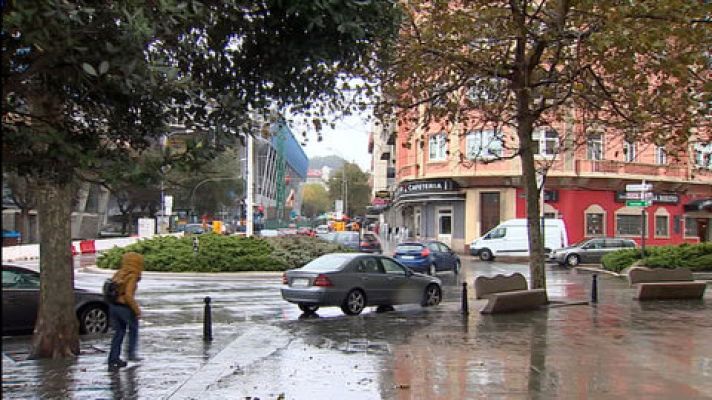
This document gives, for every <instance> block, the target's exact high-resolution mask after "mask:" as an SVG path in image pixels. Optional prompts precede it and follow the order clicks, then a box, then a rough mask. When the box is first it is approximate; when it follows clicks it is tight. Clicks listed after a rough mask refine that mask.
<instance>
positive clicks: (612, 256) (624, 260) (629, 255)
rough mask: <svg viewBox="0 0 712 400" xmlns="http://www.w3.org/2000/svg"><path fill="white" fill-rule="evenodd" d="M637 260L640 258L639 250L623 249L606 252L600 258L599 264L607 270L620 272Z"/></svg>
mask: <svg viewBox="0 0 712 400" xmlns="http://www.w3.org/2000/svg"><path fill="white" fill-rule="evenodd" d="M637 260H640V250H638V249H624V250H618V251H614V252H612V253H608V254H606V255H605V256H603V258H602V259H601V264H602V265H603V268H605V269H607V270H609V271H614V272H621V271H622V270H624V269H625V268H628V267H630V266H631V265H633V263H634V262H636V261H637Z"/></svg>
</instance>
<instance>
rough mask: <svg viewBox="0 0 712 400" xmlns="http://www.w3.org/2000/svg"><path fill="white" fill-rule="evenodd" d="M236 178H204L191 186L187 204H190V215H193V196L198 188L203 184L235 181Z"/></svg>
mask: <svg viewBox="0 0 712 400" xmlns="http://www.w3.org/2000/svg"><path fill="white" fill-rule="evenodd" d="M237 179H238V178H235V177H231V176H218V177H214V178H206V179H203V180H202V181H200V182H198V183H196V184H195V186H193V189H191V191H190V196H189V197H188V203H189V204H190V213H191V214H194V213H195V204H194V203H193V196H194V195H195V191H196V190H197V189H198V187H200V186H201V185H202V184H203V183H207V182H217V181H232V180H237Z"/></svg>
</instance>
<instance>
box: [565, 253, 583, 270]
mask: <svg viewBox="0 0 712 400" xmlns="http://www.w3.org/2000/svg"><path fill="white" fill-rule="evenodd" d="M579 263H581V257H579V256H578V254H569V255H568V256H566V265H569V266H572V267H575V266H577V265H579Z"/></svg>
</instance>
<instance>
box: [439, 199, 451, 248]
mask: <svg viewBox="0 0 712 400" xmlns="http://www.w3.org/2000/svg"><path fill="white" fill-rule="evenodd" d="M437 219H438V220H437V221H436V222H437V229H438V240H439V241H441V242H443V243H445V244H447V245H448V246H451V245H452V208H449V207H448V208H438V210H437Z"/></svg>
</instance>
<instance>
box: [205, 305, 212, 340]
mask: <svg viewBox="0 0 712 400" xmlns="http://www.w3.org/2000/svg"><path fill="white" fill-rule="evenodd" d="M203 301H205V317H204V318H203V341H206V342H211V341H212V340H213V319H212V317H211V316H210V296H205V299H204V300H203Z"/></svg>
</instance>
